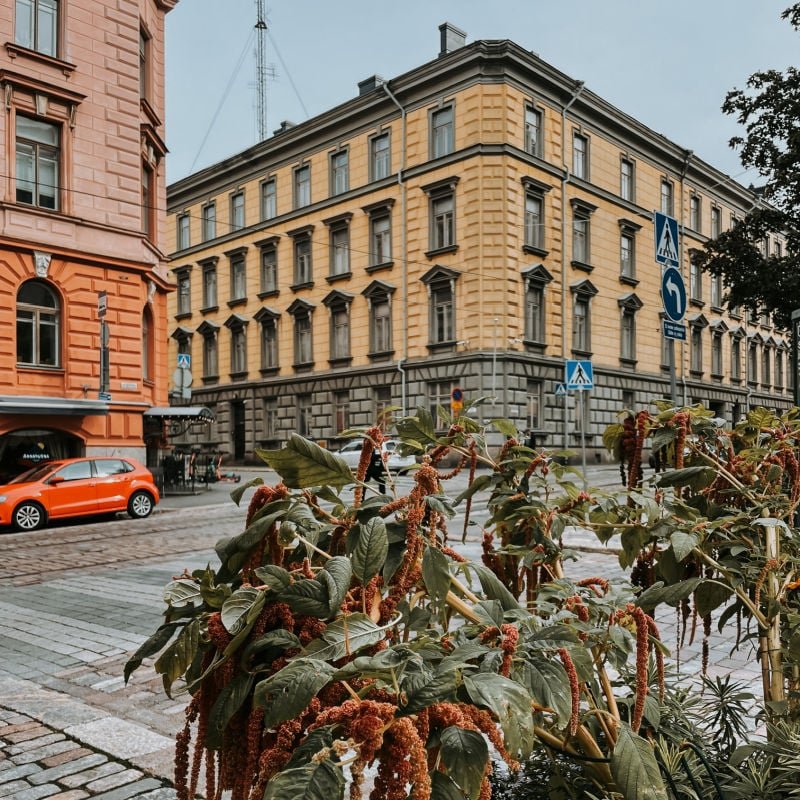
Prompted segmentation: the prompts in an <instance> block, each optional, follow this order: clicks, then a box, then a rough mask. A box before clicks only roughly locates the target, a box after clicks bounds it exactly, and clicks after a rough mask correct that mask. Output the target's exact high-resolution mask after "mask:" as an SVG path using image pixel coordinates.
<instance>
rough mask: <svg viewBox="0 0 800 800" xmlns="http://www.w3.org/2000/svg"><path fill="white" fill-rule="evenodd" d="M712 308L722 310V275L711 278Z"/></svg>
mask: <svg viewBox="0 0 800 800" xmlns="http://www.w3.org/2000/svg"><path fill="white" fill-rule="evenodd" d="M711 307H712V308H714V309H721V308H722V275H712V276H711Z"/></svg>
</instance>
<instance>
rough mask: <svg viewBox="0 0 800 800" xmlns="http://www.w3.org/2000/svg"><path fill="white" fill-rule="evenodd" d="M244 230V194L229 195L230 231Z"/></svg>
mask: <svg viewBox="0 0 800 800" xmlns="http://www.w3.org/2000/svg"><path fill="white" fill-rule="evenodd" d="M242 228H244V192H234V193H233V194H232V195H231V231H240V230H241V229H242Z"/></svg>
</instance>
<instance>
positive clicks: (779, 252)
mask: <svg viewBox="0 0 800 800" xmlns="http://www.w3.org/2000/svg"><path fill="white" fill-rule="evenodd" d="M773 252H774V255H775V258H783V245H781V243H780V242H779V241H778V240H777V239H776V240H775V250H774V251H773Z"/></svg>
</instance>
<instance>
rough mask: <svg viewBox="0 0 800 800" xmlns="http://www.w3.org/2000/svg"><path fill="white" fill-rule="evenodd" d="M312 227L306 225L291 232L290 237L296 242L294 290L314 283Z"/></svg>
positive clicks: (294, 244) (294, 249) (294, 246)
mask: <svg viewBox="0 0 800 800" xmlns="http://www.w3.org/2000/svg"><path fill="white" fill-rule="evenodd" d="M312 230H313V228H312V226H310V225H306V226H305V227H304V228H300V229H298V230H296V231H290V232H289V236H291V237H292V239H293V240H294V242H293V252H294V283H293V285H292V288H297V287H301V286H308V285H310V284H311V283H312V281H313V276H314V273H313V265H312V261H311V233H312Z"/></svg>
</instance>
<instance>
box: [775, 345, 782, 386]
mask: <svg viewBox="0 0 800 800" xmlns="http://www.w3.org/2000/svg"><path fill="white" fill-rule="evenodd" d="M775 388H776V389H783V351H782V350H776V351H775Z"/></svg>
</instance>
